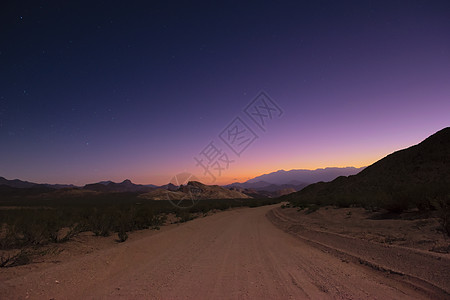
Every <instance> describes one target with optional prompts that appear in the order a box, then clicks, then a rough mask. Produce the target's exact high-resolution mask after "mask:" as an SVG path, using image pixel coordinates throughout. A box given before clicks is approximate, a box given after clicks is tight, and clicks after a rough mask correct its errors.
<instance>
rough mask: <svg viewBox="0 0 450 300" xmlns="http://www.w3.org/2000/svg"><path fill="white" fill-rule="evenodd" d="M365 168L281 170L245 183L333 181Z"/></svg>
mask: <svg viewBox="0 0 450 300" xmlns="http://www.w3.org/2000/svg"><path fill="white" fill-rule="evenodd" d="M363 169H364V168H354V167H346V168H325V169H316V170H290V171H285V170H279V171H276V172H272V173H269V174H264V175H261V176H257V177H255V178H253V179H250V180H247V181H246V182H245V183H257V182H260V181H263V182H268V183H271V184H291V185H301V184H311V183H315V182H319V181H331V180H333V179H335V178H337V177H338V176H349V175H355V174H357V173H358V172H360V171H362V170H363Z"/></svg>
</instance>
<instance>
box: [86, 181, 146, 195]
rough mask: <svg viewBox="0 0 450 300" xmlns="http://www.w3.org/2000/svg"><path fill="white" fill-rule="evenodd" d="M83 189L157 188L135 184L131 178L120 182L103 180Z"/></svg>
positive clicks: (130, 190)
mask: <svg viewBox="0 0 450 300" xmlns="http://www.w3.org/2000/svg"><path fill="white" fill-rule="evenodd" d="M83 189H85V190H90V191H96V192H105V193H107V192H141V193H145V192H149V191H152V190H154V189H155V188H154V187H152V186H146V185H142V184H134V183H132V182H131V180H129V179H126V180H124V181H122V182H120V183H115V182H112V181H102V182H98V183H92V184H86V185H85V186H84V187H83Z"/></svg>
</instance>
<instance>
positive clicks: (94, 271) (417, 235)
mask: <svg viewBox="0 0 450 300" xmlns="http://www.w3.org/2000/svg"><path fill="white" fill-rule="evenodd" d="M433 222H434V221H433V220H428V221H426V220H417V219H416V220H378V219H376V218H368V216H367V212H365V211H364V210H362V209H357V208H351V209H350V208H349V209H333V208H329V209H326V208H321V209H320V210H318V211H315V212H313V213H310V214H307V213H305V212H304V211H300V212H299V211H297V210H296V209H295V208H285V209H281V208H280V205H279V204H278V205H272V206H263V207H258V208H239V209H233V210H229V211H225V212H220V213H216V214H212V215H210V216H207V217H200V218H197V219H195V220H192V221H189V222H187V223H183V224H172V225H168V226H163V227H162V228H161V230H159V231H154V230H143V231H138V232H134V233H131V234H130V238H129V239H128V240H127V241H126V242H125V243H117V242H115V241H114V237H108V238H101V237H93V236H92V234H89V233H84V234H82V235H80V236H79V237H77V238H76V239H75V240H73V241H69V242H66V243H64V244H61V245H59V246H58V247H59V248H58V249H55V250H54V251H47V253H46V254H45V255H43V256H42V257H41V259H40V260H38V261H36V262H35V263H33V264H30V265H24V266H19V267H13V268H3V269H0V290H1V293H2V294H1V296H0V298H2V299H336V298H337V299H426V298H430V299H445V298H447V299H450V272H449V270H450V255H449V254H448V253H447V252H448V251H446V249H448V245H449V243H448V239H447V238H445V237H444V236H443V234H440V233H438V232H436V230H434V229H435V227H436V226H437V224H435V223H433ZM430 250H431V251H430Z"/></svg>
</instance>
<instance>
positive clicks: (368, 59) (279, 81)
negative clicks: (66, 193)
mask: <svg viewBox="0 0 450 300" xmlns="http://www.w3.org/2000/svg"><path fill="white" fill-rule="evenodd" d="M11 2H14V3H9V4H2V5H1V8H0V28H1V29H0V176H3V177H6V178H8V179H13V178H20V179H22V180H29V181H34V182H41V183H43V182H46V183H74V184H78V185H81V184H85V183H88V182H96V181H101V180H113V181H122V180H124V179H125V178H129V179H131V180H132V181H133V182H137V183H155V184H164V183H167V182H168V181H169V180H170V178H171V177H172V176H173V175H175V174H177V173H179V172H183V171H187V172H192V173H194V174H198V176H199V177H200V176H201V175H203V174H204V173H203V169H202V168H201V167H200V166H196V161H195V160H194V157H199V156H200V155H201V152H202V151H204V150H205V149H206V147H207V146H208V145H209V144H210V142H213V143H214V144H215V145H216V147H217V148H220V150H221V153H222V154H223V153H226V154H227V156H228V158H229V159H230V160H233V163H231V164H230V165H229V168H228V169H227V170H224V171H222V174H221V175H220V176H217V181H216V183H230V182H234V181H244V180H246V179H249V178H250V177H254V176H257V175H260V174H262V173H267V172H272V171H276V170H279V169H285V170H289V169H302V168H306V169H314V168H319V167H327V166H355V167H360V166H365V165H369V164H371V163H373V162H375V161H376V160H378V159H380V158H382V157H384V156H385V155H387V154H389V153H391V152H393V151H395V150H398V149H401V148H404V147H408V146H411V145H413V144H416V143H418V142H420V141H421V140H423V139H424V138H426V137H427V136H429V135H431V134H433V133H434V132H436V131H438V130H439V129H442V128H443V127H446V126H449V125H450V124H449V123H450V122H449V121H450V82H449V81H450V35H449V33H450V2H448V1H428V0H427V1H415V0H413V1H292V2H285V1H282V2H280V3H279V2H274V1H257V2H245V4H244V3H242V2H241V1H236V2H234V1H233V2H231V1H227V2H223V3H222V2H220V3H219V2H217V3H216V2H214V1H212V2H204V3H202V2H189V3H188V2H187V1H186V2H185V1H183V2H181V1H180V2H175V1H158V2H156V1H149V2H151V3H152V4H149V3H146V2H144V1H143V2H141V3H138V2H134V1H120V2H119V1H72V3H66V2H68V1H29V2H24V1H11ZM263 2H264V3H263ZM261 91H264V92H265V93H267V95H268V96H269V97H270V99H272V101H273V102H274V103H275V104H277V105H278V106H279V108H280V109H281V110H282V112H283V113H282V115H281V116H279V117H278V116H277V117H274V118H273V119H271V120H268V121H267V124H266V125H267V126H266V127H265V128H264V130H262V129H261V128H259V127H258V126H256V124H255V123H252V121H251V119H250V118H248V115H246V114H245V112H244V109H245V108H246V107H247V105H249V104H250V103H251V102H252V101H253V100H254V99H255V97H257V96H258V95H259V93H260V92H261ZM236 117H240V118H241V120H242V121H243V122H245V124H246V125H247V126H248V127H250V128H251V129H252V131H253V132H254V134H255V135H257V136H258V138H257V139H256V140H254V142H252V143H251V144H250V145H249V146H248V147H247V148H246V149H245V151H243V152H242V153H241V154H240V156H237V155H236V154H235V153H233V152H232V151H231V150H230V149H229V148H227V145H226V144H225V143H224V142H223V141H222V140H221V139H220V134H221V132H223V130H225V129H227V128H228V127H227V126H228V125H230V123H231V122H232V121H233V120H234V119H235V118H236ZM241 141H245V140H244V139H242V140H241ZM216 175H217V174H216Z"/></svg>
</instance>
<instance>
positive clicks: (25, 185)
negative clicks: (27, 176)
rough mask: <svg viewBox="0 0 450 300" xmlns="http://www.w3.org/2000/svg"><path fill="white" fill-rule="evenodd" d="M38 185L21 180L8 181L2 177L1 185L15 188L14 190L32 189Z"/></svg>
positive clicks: (0, 179)
mask: <svg viewBox="0 0 450 300" xmlns="http://www.w3.org/2000/svg"><path fill="white" fill-rule="evenodd" d="M36 184H37V183H33V182H28V181H22V180H19V179H13V180H8V179H6V178H4V177H0V185H6V186H9V187H14V188H21V189H22V188H30V187H32V186H34V185H36Z"/></svg>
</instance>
